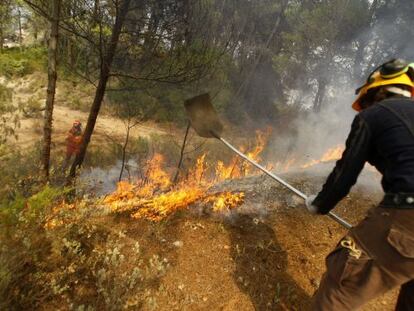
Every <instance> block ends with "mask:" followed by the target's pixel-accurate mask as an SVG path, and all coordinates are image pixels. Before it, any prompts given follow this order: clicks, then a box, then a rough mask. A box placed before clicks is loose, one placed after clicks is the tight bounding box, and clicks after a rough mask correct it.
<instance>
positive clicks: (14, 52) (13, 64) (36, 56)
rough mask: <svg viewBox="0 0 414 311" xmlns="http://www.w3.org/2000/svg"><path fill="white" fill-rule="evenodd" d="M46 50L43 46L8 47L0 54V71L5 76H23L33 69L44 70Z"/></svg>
mask: <svg viewBox="0 0 414 311" xmlns="http://www.w3.org/2000/svg"><path fill="white" fill-rule="evenodd" d="M45 67H46V51H45V49H43V48H28V49H25V50H23V51H20V49H18V48H13V49H8V50H6V51H4V52H3V53H2V54H0V72H1V73H2V74H3V75H5V76H6V77H9V78H10V77H13V76H24V75H27V74H30V73H33V72H34V71H44V70H45Z"/></svg>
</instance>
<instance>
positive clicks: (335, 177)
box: [306, 60, 414, 311]
mask: <svg viewBox="0 0 414 311" xmlns="http://www.w3.org/2000/svg"><path fill="white" fill-rule="evenodd" d="M356 93H357V95H358V98H357V100H356V101H355V102H354V104H353V106H352V107H353V108H354V109H355V110H357V111H359V114H358V115H357V116H356V117H355V119H354V121H353V123H352V127H351V132H350V134H349V137H348V139H347V141H346V149H345V151H344V153H343V155H342V158H341V159H340V160H339V161H338V162H337V164H336V167H335V168H334V170H333V171H332V173H331V174H330V175H329V177H328V179H327V181H326V183H325V184H324V186H323V188H322V190H321V191H320V192H319V194H318V195H317V196H316V197H315V196H313V197H310V198H309V199H308V200H307V202H306V206H307V208H308V210H309V211H310V212H311V213H313V214H327V213H328V212H329V211H330V210H331V209H333V208H334V207H335V205H336V204H337V203H338V202H339V201H340V200H341V199H342V198H344V197H345V196H346V195H347V193H348V192H349V190H350V188H351V187H352V185H354V184H355V182H356V180H357V177H358V175H359V173H360V172H361V170H362V168H363V167H364V164H365V162H369V163H370V164H371V165H373V166H375V167H376V168H377V170H378V171H379V172H380V173H381V174H382V187H383V189H384V192H385V195H384V198H383V200H382V201H381V203H380V204H379V205H378V206H377V207H375V208H373V209H371V210H370V211H369V213H368V215H367V216H366V218H365V219H364V220H363V221H362V222H361V223H359V224H358V225H357V226H356V227H354V228H352V229H351V230H350V231H349V233H348V234H347V235H346V236H345V237H344V238H343V239H342V240H341V241H340V242H339V243H338V245H337V247H336V249H335V250H334V251H333V252H331V253H330V254H329V255H328V256H327V257H326V267H327V271H326V273H325V274H324V276H323V277H322V281H321V284H320V287H319V289H318V290H317V291H316V293H315V296H314V297H313V302H312V310H324V311H328V310H329V311H332V310H335V311H340V310H356V309H358V307H360V306H362V305H363V304H364V303H366V302H367V301H369V300H371V299H373V298H375V297H378V296H379V295H381V294H383V293H385V292H387V291H388V290H390V289H392V288H395V287H398V286H400V287H401V289H400V294H399V297H398V301H397V306H396V310H414V100H413V99H412V97H413V94H414V64H408V63H406V62H405V61H403V60H392V61H389V62H387V63H385V64H383V65H381V66H380V67H378V68H377V69H376V70H374V72H373V73H371V75H370V76H369V77H368V79H367V82H366V84H365V85H363V86H362V87H361V88H359V89H357V91H356Z"/></svg>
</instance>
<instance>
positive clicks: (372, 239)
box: [311, 207, 414, 311]
mask: <svg viewBox="0 0 414 311" xmlns="http://www.w3.org/2000/svg"><path fill="white" fill-rule="evenodd" d="M345 239H347V240H348V241H354V242H355V248H354V251H352V250H351V249H352V247H351V248H350V247H347V246H348V245H344V243H343V242H342V241H343V240H342V241H341V242H342V243H341V242H340V243H339V244H338V246H337V247H336V248H335V250H334V251H333V252H331V253H330V254H329V255H328V256H327V257H326V267H327V271H326V273H325V274H324V276H323V277H322V281H321V284H320V287H319V289H318V290H317V291H316V293H315V295H314V297H313V300H312V307H311V310H318V311H319V310H321V311H322V310H323V311H332V310H335V311H342V310H356V309H358V308H359V307H361V306H362V305H363V304H364V303H366V302H368V301H369V300H371V299H373V298H375V297H378V296H379V295H381V294H384V293H385V292H387V291H388V290H390V289H393V288H395V287H397V286H401V290H400V295H399V297H398V302H397V307H396V310H398V311H406V310H414V210H408V209H391V208H382V207H376V208H374V209H371V210H370V211H369V213H368V215H367V217H366V218H365V219H364V220H363V221H362V222H361V223H360V224H358V225H357V226H356V227H354V228H353V229H351V231H350V232H349V235H348V236H347V237H346V238H345Z"/></svg>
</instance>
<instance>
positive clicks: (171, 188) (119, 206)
mask: <svg viewBox="0 0 414 311" xmlns="http://www.w3.org/2000/svg"><path fill="white" fill-rule="evenodd" d="M270 133H271V130H270V129H268V130H267V131H266V132H260V131H257V132H256V139H257V142H258V143H257V145H256V146H255V147H254V148H253V149H252V150H251V151H249V152H248V155H249V156H250V157H252V158H253V159H255V160H256V161H257V160H260V158H259V156H260V154H261V153H262V151H263V150H264V147H265V145H266V143H267V139H268V137H269V135H270ZM146 166H147V173H146V178H145V179H142V180H138V182H136V183H135V184H134V185H132V184H129V183H127V182H125V181H124V182H120V183H119V184H118V187H117V190H116V191H115V192H114V193H112V194H111V195H109V196H108V197H106V198H105V200H104V203H106V204H108V205H109V206H110V208H111V210H112V211H113V212H116V213H122V212H128V213H130V214H131V216H132V217H134V218H145V219H149V220H153V221H159V220H162V219H163V218H165V217H167V216H168V215H170V214H172V213H174V212H175V211H177V210H180V209H185V208H188V207H189V206H190V205H191V204H193V203H196V202H204V203H207V204H211V205H212V210H213V211H214V212H222V211H226V210H230V209H232V208H235V207H237V206H240V205H241V204H243V202H244V193H232V192H224V193H209V190H210V189H211V187H212V186H213V185H214V184H215V183H217V182H221V181H223V180H226V179H229V178H239V177H243V176H246V175H247V174H249V173H250V169H249V168H248V167H247V166H244V165H243V163H242V162H241V161H239V160H238V158H237V157H233V158H232V160H231V161H230V163H229V164H228V165H225V164H224V162H222V161H218V162H217V165H216V167H215V176H214V178H208V176H207V174H206V170H207V165H206V155H205V154H203V155H202V156H200V157H199V158H198V159H197V161H196V164H195V166H194V168H193V169H192V170H191V171H190V172H189V174H187V177H186V178H185V179H184V180H182V181H181V182H180V183H178V184H176V185H173V183H172V182H171V179H170V175H169V174H168V173H167V172H166V171H165V170H164V169H163V167H164V159H163V157H162V155H160V154H156V155H154V157H153V158H152V159H151V160H150V161H148V163H147V165H146Z"/></svg>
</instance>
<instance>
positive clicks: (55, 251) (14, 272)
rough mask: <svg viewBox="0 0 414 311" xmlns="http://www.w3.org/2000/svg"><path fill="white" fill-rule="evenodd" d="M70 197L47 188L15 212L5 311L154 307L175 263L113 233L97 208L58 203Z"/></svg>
mask: <svg viewBox="0 0 414 311" xmlns="http://www.w3.org/2000/svg"><path fill="white" fill-rule="evenodd" d="M64 193H65V190H63V189H56V188H50V187H46V188H45V189H43V190H42V191H40V192H39V193H37V194H35V195H34V196H32V197H31V198H29V199H28V200H22V199H21V198H18V199H16V200H15V201H14V202H13V203H11V204H9V205H8V207H7V209H9V210H10V209H12V210H14V211H15V212H16V214H17V215H18V217H16V218H15V222H14V224H13V226H10V227H9V228H10V230H9V232H8V233H7V232H6V231H5V230H0V233H1V236H0V237H1V239H0V276H1V279H0V309H2V310H27V309H37V308H39V307H42V308H45V309H49V308H50V309H56V308H57V305H58V306H59V309H65V310H66V309H71V310H103V309H105V310H125V309H130V310H137V309H140V308H141V307H142V306H143V305H144V304H147V305H149V306H151V305H152V306H154V305H155V301H154V299H153V298H152V297H148V296H149V295H148V293H149V291H150V289H151V288H154V286H156V284H157V280H158V279H159V278H160V277H161V276H162V275H163V274H164V273H165V272H166V270H167V269H168V267H169V263H168V260H167V259H165V258H160V257H159V256H157V255H154V254H148V253H146V251H145V249H142V248H141V247H140V244H139V243H138V242H137V241H135V240H132V239H129V238H128V237H126V236H125V234H124V233H123V232H122V231H117V230H115V229H113V227H110V226H107V225H106V223H107V220H106V221H104V220H101V219H102V217H105V211H104V210H103V209H101V208H99V206H97V205H95V203H94V202H91V201H88V202H86V201H81V202H77V203H74V204H65V203H59V198H60V197H61V195H62V194H64ZM52 202H54V203H52ZM27 208H29V209H30V210H31V211H35V213H34V214H31V213H29V212H27V211H26V209H27ZM37 211H45V213H37ZM46 211H47V212H46ZM33 215H35V217H33ZM2 228H4V227H2ZM48 306H49V308H48Z"/></svg>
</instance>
